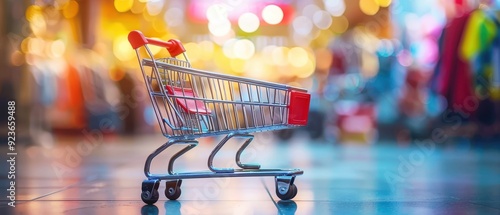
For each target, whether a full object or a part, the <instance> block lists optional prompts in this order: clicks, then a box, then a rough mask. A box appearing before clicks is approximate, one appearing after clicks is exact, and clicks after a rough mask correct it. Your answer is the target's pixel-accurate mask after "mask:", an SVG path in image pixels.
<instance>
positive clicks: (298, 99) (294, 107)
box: [288, 91, 311, 125]
mask: <svg viewBox="0 0 500 215" xmlns="http://www.w3.org/2000/svg"><path fill="white" fill-rule="evenodd" d="M310 102H311V94H309V93H304V92H297V91H291V92H290V105H289V109H288V124H290V125H307V119H308V118H309V103H310Z"/></svg>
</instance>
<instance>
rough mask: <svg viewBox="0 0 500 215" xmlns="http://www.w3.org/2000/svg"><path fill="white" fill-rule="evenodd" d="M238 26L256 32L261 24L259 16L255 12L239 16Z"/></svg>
mask: <svg viewBox="0 0 500 215" xmlns="http://www.w3.org/2000/svg"><path fill="white" fill-rule="evenodd" d="M238 26H239V27H240V29H241V30H242V31H244V32H247V33H252V32H255V31H256V30H257V29H258V28H259V26H260V20H259V17H258V16H257V15H255V14H253V13H244V14H242V15H241V16H240V17H239V18H238Z"/></svg>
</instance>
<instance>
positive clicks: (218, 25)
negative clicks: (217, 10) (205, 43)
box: [208, 19, 231, 37]
mask: <svg viewBox="0 0 500 215" xmlns="http://www.w3.org/2000/svg"><path fill="white" fill-rule="evenodd" d="M208 30H209V31H210V33H212V34H213V35H214V36H219V37H221V36H224V35H226V34H228V33H229V32H230V31H231V22H229V20H227V19H220V20H216V21H210V22H209V23H208Z"/></svg>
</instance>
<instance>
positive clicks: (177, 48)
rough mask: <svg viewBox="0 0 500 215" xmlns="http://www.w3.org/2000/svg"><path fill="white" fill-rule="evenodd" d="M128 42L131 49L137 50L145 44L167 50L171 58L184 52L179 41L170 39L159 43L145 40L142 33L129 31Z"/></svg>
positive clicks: (148, 39) (153, 40) (154, 40)
mask: <svg viewBox="0 0 500 215" xmlns="http://www.w3.org/2000/svg"><path fill="white" fill-rule="evenodd" d="M128 41H129V42H130V45H132V48H134V49H138V48H140V47H141V46H144V45H146V44H151V45H155V46H160V47H164V48H166V49H167V50H168V52H169V53H170V56H172V57H175V56H177V55H180V54H182V53H184V52H185V51H186V49H185V48H184V46H182V43H181V41H179V40H175V39H170V40H168V41H161V40H156V39H151V38H146V37H145V36H144V34H142V32H140V31H131V32H130V33H129V34H128Z"/></svg>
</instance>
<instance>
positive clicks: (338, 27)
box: [331, 16, 349, 34]
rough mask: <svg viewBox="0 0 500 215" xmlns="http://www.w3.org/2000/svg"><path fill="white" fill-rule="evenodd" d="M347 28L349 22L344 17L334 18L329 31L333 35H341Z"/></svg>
mask: <svg viewBox="0 0 500 215" xmlns="http://www.w3.org/2000/svg"><path fill="white" fill-rule="evenodd" d="M348 28H349V20H348V19H347V18H346V17H345V16H341V17H334V18H333V20H332V26H331V29H332V31H333V32H334V33H337V34H342V33H344V32H346V31H347V29H348Z"/></svg>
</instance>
